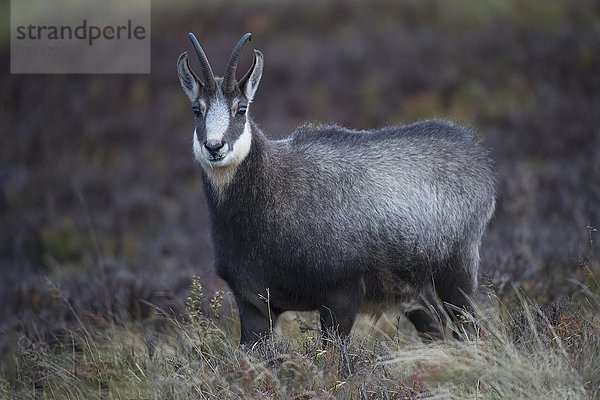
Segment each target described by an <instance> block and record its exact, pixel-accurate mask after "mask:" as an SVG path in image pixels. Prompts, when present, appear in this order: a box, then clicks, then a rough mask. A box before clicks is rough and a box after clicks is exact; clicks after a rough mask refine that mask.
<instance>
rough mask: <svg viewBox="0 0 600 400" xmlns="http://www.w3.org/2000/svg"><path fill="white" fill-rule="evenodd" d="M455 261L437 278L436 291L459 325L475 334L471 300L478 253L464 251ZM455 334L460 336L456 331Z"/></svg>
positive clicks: (474, 286) (473, 291)
mask: <svg viewBox="0 0 600 400" xmlns="http://www.w3.org/2000/svg"><path fill="white" fill-rule="evenodd" d="M475 250H476V248H475ZM453 261H454V262H453V264H452V268H448V269H447V270H445V271H444V273H443V274H441V275H442V276H440V277H439V278H438V279H437V280H436V291H437V293H438V296H439V297H440V299H441V300H442V302H444V304H445V309H446V311H447V313H448V315H449V316H450V317H451V318H453V319H454V321H455V322H456V323H457V326H462V328H464V330H465V331H466V332H467V333H468V334H473V333H474V331H475V329H474V328H475V327H474V325H473V321H472V319H473V315H474V312H473V311H474V310H473V306H472V304H471V301H472V298H473V295H474V293H475V289H476V287H477V276H476V274H477V269H476V268H477V267H476V266H477V262H478V257H477V253H476V252H475V253H471V254H469V253H464V255H463V256H461V257H456V258H455V259H454V260H453ZM455 336H456V337H457V338H460V335H457V334H456V333H455Z"/></svg>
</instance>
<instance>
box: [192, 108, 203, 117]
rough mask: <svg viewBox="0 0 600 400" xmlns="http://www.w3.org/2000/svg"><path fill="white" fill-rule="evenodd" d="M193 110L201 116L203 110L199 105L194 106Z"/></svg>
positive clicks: (197, 115)
mask: <svg viewBox="0 0 600 400" xmlns="http://www.w3.org/2000/svg"><path fill="white" fill-rule="evenodd" d="M192 111H193V112H194V115H195V116H196V117H199V116H200V115H201V112H200V107H199V106H193V107H192Z"/></svg>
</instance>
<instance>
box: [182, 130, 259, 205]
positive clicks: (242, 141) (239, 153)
mask: <svg viewBox="0 0 600 400" xmlns="http://www.w3.org/2000/svg"><path fill="white" fill-rule="evenodd" d="M251 143H252V129H251V128H250V124H249V123H248V121H246V123H245V124H244V132H243V133H242V134H241V135H240V136H239V137H238V138H237V140H236V141H235V142H234V143H233V146H232V147H231V151H229V152H227V154H226V155H225V157H224V158H223V159H221V160H219V161H216V162H215V161H209V160H208V158H207V154H205V152H204V150H203V148H204V146H202V145H201V144H200V142H199V141H198V137H197V135H196V131H194V139H193V146H194V155H195V156H196V160H197V161H199V162H200V164H201V165H202V167H203V168H204V171H205V172H206V175H207V176H208V178H209V179H210V182H211V184H212V187H213V189H214V190H215V193H217V195H218V197H221V195H222V194H223V191H224V190H225V188H226V187H227V185H229V183H230V182H231V180H232V179H233V177H234V176H235V172H236V170H237V167H238V165H239V164H240V163H241V162H242V161H243V160H244V159H245V158H246V157H247V156H248V153H249V152H250V145H251Z"/></svg>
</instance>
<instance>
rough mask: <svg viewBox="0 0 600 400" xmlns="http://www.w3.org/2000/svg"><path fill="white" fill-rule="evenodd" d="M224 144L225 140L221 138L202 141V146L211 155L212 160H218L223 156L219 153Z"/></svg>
mask: <svg viewBox="0 0 600 400" xmlns="http://www.w3.org/2000/svg"><path fill="white" fill-rule="evenodd" d="M224 146H225V141H223V140H207V141H206V142H204V147H205V148H206V150H207V151H208V153H209V154H210V156H211V157H212V159H213V160H214V161H217V160H220V159H221V158H223V157H224V155H222V154H221V149H223V147H224Z"/></svg>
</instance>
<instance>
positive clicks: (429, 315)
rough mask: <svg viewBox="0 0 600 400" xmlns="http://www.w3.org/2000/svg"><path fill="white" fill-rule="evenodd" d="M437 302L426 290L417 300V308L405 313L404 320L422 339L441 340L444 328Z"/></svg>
mask: <svg viewBox="0 0 600 400" xmlns="http://www.w3.org/2000/svg"><path fill="white" fill-rule="evenodd" d="M438 304H439V300H438V299H437V297H436V296H435V294H434V293H433V291H432V288H431V287H429V288H427V289H426V290H425V291H424V292H423V294H422V297H421V298H420V299H419V308H418V309H416V310H412V311H409V312H407V313H405V315H406V318H408V320H409V321H410V322H411V323H412V324H413V325H414V326H415V329H416V330H417V332H418V333H419V336H421V337H422V338H424V339H442V338H443V337H444V327H443V324H442V322H441V320H440V315H439V311H438Z"/></svg>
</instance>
